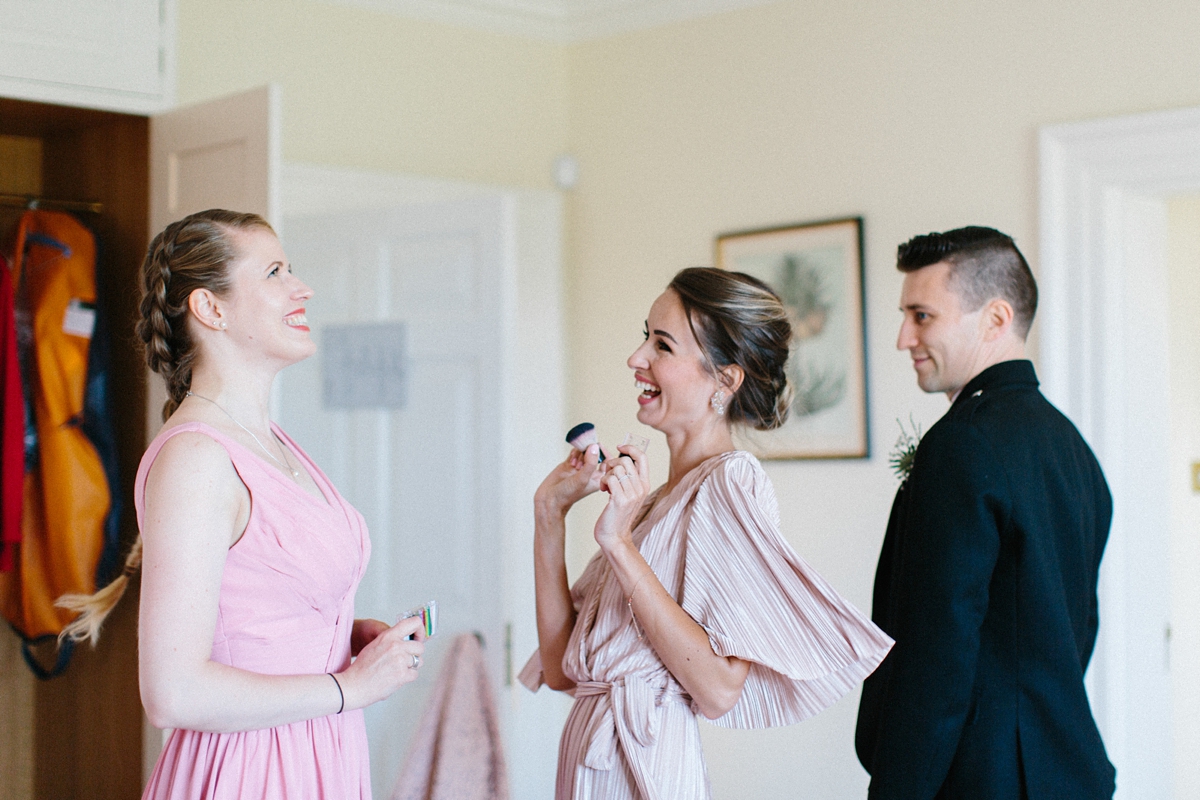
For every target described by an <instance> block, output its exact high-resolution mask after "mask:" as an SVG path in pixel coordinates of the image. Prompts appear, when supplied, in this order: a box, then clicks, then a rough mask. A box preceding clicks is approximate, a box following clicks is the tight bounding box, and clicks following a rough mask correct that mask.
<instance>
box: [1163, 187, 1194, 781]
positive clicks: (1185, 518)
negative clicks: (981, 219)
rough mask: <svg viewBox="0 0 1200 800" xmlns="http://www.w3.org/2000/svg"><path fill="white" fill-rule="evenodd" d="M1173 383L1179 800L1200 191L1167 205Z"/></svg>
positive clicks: (1186, 758) (1185, 764)
mask: <svg viewBox="0 0 1200 800" xmlns="http://www.w3.org/2000/svg"><path fill="white" fill-rule="evenodd" d="M1167 215H1168V216H1167V225H1168V229H1167V235H1168V248H1167V268H1168V270H1169V280H1170V303H1171V308H1170V377H1169V379H1170V384H1171V393H1170V401H1171V434H1172V435H1171V466H1170V470H1171V472H1170V474H1171V651H1170V657H1171V683H1172V690H1173V691H1172V693H1173V698H1172V700H1173V702H1172V706H1173V711H1174V720H1173V724H1174V730H1173V731H1172V733H1173V734H1174V748H1175V757H1174V767H1175V798H1176V800H1191V799H1192V798H1196V797H1200V761H1197V759H1196V754H1197V753H1200V580H1197V576H1200V493H1197V492H1196V491H1194V490H1193V489H1192V480H1191V465H1192V463H1193V462H1200V196H1198V197H1187V198H1180V199H1177V200H1173V201H1171V202H1170V203H1169V204H1168V205H1167Z"/></svg>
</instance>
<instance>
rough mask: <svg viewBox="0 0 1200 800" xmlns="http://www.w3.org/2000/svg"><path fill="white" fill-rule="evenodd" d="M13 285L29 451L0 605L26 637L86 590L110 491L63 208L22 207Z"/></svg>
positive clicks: (76, 241) (92, 316)
mask: <svg viewBox="0 0 1200 800" xmlns="http://www.w3.org/2000/svg"><path fill="white" fill-rule="evenodd" d="M13 253H14V256H15V259H16V263H15V267H14V270H13V284H14V285H15V286H17V287H19V288H18V308H20V309H22V310H25V311H26V312H27V313H28V314H29V315H30V318H31V319H30V322H31V328H32V333H33V342H32V347H31V349H30V350H29V352H28V363H27V364H26V365H25V369H24V373H25V374H24V377H25V380H26V382H27V386H26V391H27V392H28V393H29V397H30V399H31V400H32V409H33V417H34V423H35V424H34V428H35V430H36V439H37V447H36V457H35V458H34V459H33V462H34V463H32V465H30V464H29V463H28V460H27V471H26V473H25V479H24V491H23V507H22V512H21V541H20V543H19V544H18V545H17V556H18V557H17V559H16V565H15V569H14V570H12V571H11V572H4V573H0V610H2V611H3V614H4V616H5V617H6V618H7V619H8V621H9V622H10V623H11V624H12V626H13V627H14V628H15V629H16V630H17V632H18V633H19V634H20V635H21V636H22V638H23V639H24V640H25V645H26V647H25V654H26V660H27V661H28V662H29V665H30V667H31V668H32V669H33V670H34V672H35V673H37V674H38V675H39V677H49V676H51V675H52V674H57V672H59V671H61V670H62V668H64V667H65V666H66V660H67V659H68V658H69V656H70V652H69V649H67V647H66V646H64V652H60V656H59V663H58V664H56V665H55V667H54V668H51V669H50V670H43V669H40V668H39V665H38V664H37V663H36V662H35V660H34V659H33V658H32V656H31V654H30V651H29V647H28V646H29V645H30V644H31V643H34V642H36V641H38V640H39V639H44V638H47V637H51V636H57V635H58V633H59V632H60V631H62V629H63V627H64V626H65V625H66V624H67V623H68V622H70V620H71V617H72V614H71V613H70V612H68V611H66V610H64V609H60V608H55V606H54V601H55V600H56V599H57V598H58V597H60V596H61V595H64V594H68V593H81V594H90V593H92V592H94V591H95V590H96V577H97V576H96V572H97V566H98V564H99V563H100V559H101V556H102V553H103V551H104V548H105V530H106V524H105V523H106V518H107V517H108V514H109V507H110V495H109V485H108V479H107V476H106V473H105V467H104V464H103V462H102V460H101V457H100V453H99V452H98V451H97V448H96V446H95V445H94V444H93V443H92V441H91V440H89V438H88V436H87V435H86V433H85V432H84V401H85V392H86V389H87V383H88V355H89V347H90V346H91V339H92V334H93V331H94V328H95V324H96V275H95V265H96V244H95V239H94V237H93V236H92V234H91V232H90V231H89V230H88V229H87V228H86V227H84V226H83V225H82V224H81V223H80V222H79V221H78V220H76V219H75V218H74V217H72V216H70V215H69V214H63V213H58V212H52V211H28V212H26V213H25V214H24V215H23V216H22V218H21V221H20V223H19V226H18V228H17V235H16V246H15V247H14V250H13Z"/></svg>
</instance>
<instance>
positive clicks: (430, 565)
mask: <svg viewBox="0 0 1200 800" xmlns="http://www.w3.org/2000/svg"><path fill="white" fill-rule="evenodd" d="M511 213H512V211H511V205H510V204H509V203H506V202H505V201H504V199H503V198H500V197H495V196H493V197H485V198H477V199H466V200H460V201H455V202H453V203H449V204H440V205H423V206H408V207H404V208H399V209H390V210H371V211H366V212H360V213H353V214H334V215H317V216H301V217H293V216H288V218H287V230H286V237H285V241H284V247H285V249H286V251H287V254H288V258H289V260H290V261H291V263H292V268H293V270H294V271H295V272H296V274H297V275H299V276H300V277H301V278H302V279H303V280H304V281H306V282H307V283H308V284H309V285H310V286H311V287H312V288H313V290H314V292H315V295H314V297H313V300H312V301H311V302H310V303H309V305H308V317H309V324H310V326H311V327H312V330H313V336H314V337H315V339H316V340H317V344H318V350H317V355H316V356H315V357H313V358H311V359H308V360H307V361H304V362H302V363H300V364H296V365H294V366H292V367H289V368H288V369H287V370H285V371H284V372H283V373H281V374H280V376H279V378H278V379H277V381H276V390H277V394H276V397H277V398H278V413H277V419H278V420H279V422H280V424H281V425H282V426H283V428H284V429H285V430H287V431H288V433H289V434H290V435H292V436H293V437H294V438H296V439H297V440H298V441H299V442H300V444H301V446H303V447H304V448H305V450H307V451H308V453H309V454H310V455H311V456H312V457H313V458H314V460H315V461H316V462H317V463H318V464H319V465H320V466H321V467H322V469H323V470H325V472H326V473H327V474H328V475H329V477H330V478H331V479H332V481H333V483H334V484H336V485H337V487H338V488H339V490H340V491H341V492H342V494H343V495H345V496H346V497H347V499H349V500H350V502H351V503H353V504H354V505H355V506H356V507H357V508H358V509H359V510H360V511H361V512H362V513H363V515H364V516H365V517H366V519H367V523H368V526H369V528H370V532H371V541H372V547H373V552H372V557H371V564H370V567H369V569H368V571H367V574H366V577H365V578H364V580H363V583H362V585H361V587H360V588H359V591H358V597H357V603H356V612H355V613H356V616H358V617H374V618H378V619H382V620H384V621H386V622H389V623H390V622H393V621H395V619H396V616H397V615H398V614H399V613H400V612H403V611H404V610H406V609H408V608H411V607H413V606H417V605H419V604H421V603H423V602H425V601H427V600H431V599H432V600H436V601H437V602H438V604H439V608H440V617H441V619H440V631H439V635H438V637H437V638H436V639H434V640H432V641H431V642H430V644H429V647H428V649H427V652H426V658H425V664H426V666H425V667H424V668H423V669H422V675H423V678H422V680H420V681H417V682H415V683H412V684H409V685H408V686H406V687H404V688H403V689H401V691H400V692H398V693H397V694H396V695H395V696H393V697H392V698H391V699H390V700H388V701H386V702H383V703H379V704H377V705H375V706H372V707H371V708H369V709H368V710H367V732H368V739H369V741H370V746H371V766H372V783H373V786H374V791H375V794H376V796H378V797H384V798H386V797H388V796H389V794H390V791H391V789H392V787H393V785H394V783H395V779H396V775H397V774H398V772H399V769H400V766H401V764H402V762H403V758H404V753H405V750H406V747H407V745H408V740H409V738H410V736H411V734H412V731H413V729H414V727H415V724H416V721H417V719H418V717H419V715H420V713H421V711H422V709H423V707H424V705H425V701H426V698H427V695H428V693H429V690H430V689H431V688H432V685H433V682H434V680H435V678H436V676H437V674H438V670H439V666H440V660H441V655H442V653H443V652H444V649H445V646H446V645H447V644H448V643H449V640H450V638H451V637H452V636H454V635H455V634H457V633H461V632H464V631H478V632H479V633H480V634H482V635H483V637H484V640H485V642H486V647H485V653H486V655H487V658H488V661H489V667H490V668H491V672H492V678H493V681H495V682H497V683H498V681H499V680H500V679H501V676H502V674H503V672H502V669H503V668H502V657H503V653H504V632H503V623H502V620H503V612H502V600H503V598H502V594H501V574H500V573H501V571H500V569H499V568H498V567H499V565H500V563H501V561H502V558H503V541H502V539H503V530H502V519H501V514H500V513H499V509H500V508H501V498H500V487H501V483H502V478H501V474H500V468H501V465H502V458H501V456H502V453H501V442H502V435H503V434H502V423H503V420H502V419H501V409H502V400H503V395H502V393H503V391H504V387H503V386H502V385H501V374H502V367H501V360H502V356H503V339H504V331H503V330H502V320H503V319H504V315H505V310H504V305H505V301H504V299H503V298H504V297H505V296H506V291H505V274H506V273H508V272H510V271H511V269H512V264H511V260H512V257H511V255H510V254H509V250H510V248H509V247H508V246H507V245H506V231H508V230H511V227H512V221H511V219H510V218H509V217H510V216H511ZM335 339H337V340H338V341H340V342H341V343H342V346H341V347H338V346H337V345H336V344H335ZM383 339H388V340H390V341H392V342H403V348H402V349H403V351H404V352H403V355H402V357H400V358H395V357H394V356H395V351H394V350H393V351H391V352H393V357H390V360H389V359H384V360H383V361H377V362H372V363H380V364H384V366H383V367H381V368H383V369H397V368H398V369H399V370H400V371H401V372H402V373H403V375H402V380H403V383H404V387H403V390H402V391H400V392H393V393H392V394H391V395H390V399H384V400H380V399H371V398H367V397H365V396H364V397H362V398H361V399H362V402H361V404H360V407H347V405H350V406H353V405H355V400H354V398H353V397H351V398H346V397H344V396H343V397H340V399H339V398H338V397H337V396H338V395H339V393H340V394H342V395H344V394H345V392H342V391H341V390H343V389H344V388H345V387H346V386H349V385H356V381H358V379H359V376H358V375H356V374H355V370H361V369H363V366H362V365H363V362H362V361H361V360H360V359H359V357H358V356H349V357H348V356H347V355H346V354H347V353H363V352H367V351H370V350H371V348H372V347H379V346H380V342H381V341H382V340H383ZM346 342H350V343H351V344H350V345H349V349H347V347H346ZM385 349H386V348H385ZM339 353H340V355H339ZM368 361H369V359H368ZM389 364H390V365H391V366H390V367H389V366H387V365H389ZM369 368H370V367H369ZM394 377H395V376H394ZM327 381H328V382H330V385H329V386H326V382H327ZM331 404H332V407H331Z"/></svg>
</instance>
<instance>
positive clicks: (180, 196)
mask: <svg viewBox="0 0 1200 800" xmlns="http://www.w3.org/2000/svg"><path fill="white" fill-rule="evenodd" d="M279 121H280V115H279V91H278V88H277V87H275V86H263V87H261V88H258V89H253V90H251V91H249V92H244V93H242V94H238V95H234V96H232V97H227V98H222V99H220V100H213V101H211V102H208V103H201V104H199V105H194V106H188V107H187V108H181V109H178V110H176V111H171V112H168V113H166V114H162V115H159V116H156V117H152V118H151V119H150V235H151V236H154V235H156V234H158V232H159V231H161V230H162V229H163V228H165V227H166V226H167V224H168V223H170V222H173V221H174V220H177V219H179V218H180V217H184V216H187V215H188V214H191V213H193V212H196V211H203V210H204V209H206V208H229V209H234V210H237V211H253V212H254V213H256V214H262V215H263V216H265V217H266V218H267V219H268V220H271V221H272V224H274V222H275V217H276V214H277V208H276V203H275V200H274V198H275V196H276V189H275V184H276V182H277V180H278V179H277V174H278V165H279ZM166 399H167V393H166V388H165V387H164V385H163V382H162V379H161V378H160V377H159V376H157V375H155V374H154V373H150V372H147V379H146V434H147V436H146V441H147V442H149V441H150V440H151V439H153V438H154V437H155V435H157V433H158V430H159V428H161V427H162V406H163V402H164V401H165V400H166ZM144 730H145V736H144V738H143V749H142V753H143V755H142V760H143V769H144V774H145V775H146V776H147V777H149V775H150V771H151V770H153V769H154V763H155V762H156V761H157V760H158V754H159V753H160V752H161V750H162V744H163V735H162V734H160V732H159V731H158V730H157V729H155V728H153V727H152V726H151V725H150V724H149V722H147V723H146V724H145V728H144Z"/></svg>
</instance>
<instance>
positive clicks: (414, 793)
mask: <svg viewBox="0 0 1200 800" xmlns="http://www.w3.org/2000/svg"><path fill="white" fill-rule="evenodd" d="M392 800H508V771H507V769H506V767H505V764H504V749H503V747H502V746H501V742H500V718H499V715H498V714H497V711H496V698H495V694H494V693H493V691H492V685H491V682H490V678H489V677H488V674H487V666H486V665H485V664H484V660H483V651H482V650H481V649H480V647H479V642H478V640H476V638H475V637H474V636H473V635H472V634H469V633H464V634H460V635H459V636H458V637H457V638H455V639H454V641H453V642H452V643H451V645H450V652H449V653H447V654H446V661H445V664H444V665H443V666H442V671H441V673H440V674H439V675H438V679H437V683H436V684H434V687H433V694H432V696H431V697H430V699H429V705H428V707H426V709H425V713H424V715H423V716H422V717H421V722H420V724H419V725H418V726H417V732H416V734H415V735H414V736H413V743H412V747H411V748H410V749H409V753H408V757H407V758H406V759H405V761H404V767H403V769H401V770H400V777H399V778H398V779H397V781H396V787H395V788H394V789H393V790H392Z"/></svg>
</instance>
